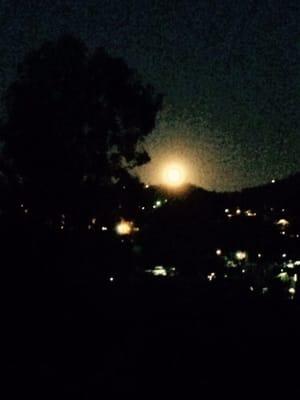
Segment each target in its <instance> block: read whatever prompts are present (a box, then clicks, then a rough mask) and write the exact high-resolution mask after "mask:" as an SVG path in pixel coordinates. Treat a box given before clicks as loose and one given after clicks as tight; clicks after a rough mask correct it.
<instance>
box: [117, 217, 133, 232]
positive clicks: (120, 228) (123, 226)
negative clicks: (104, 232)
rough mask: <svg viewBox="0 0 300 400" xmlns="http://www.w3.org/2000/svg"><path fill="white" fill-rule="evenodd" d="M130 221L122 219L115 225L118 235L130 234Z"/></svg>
mask: <svg viewBox="0 0 300 400" xmlns="http://www.w3.org/2000/svg"><path fill="white" fill-rule="evenodd" d="M132 225H133V224H132V222H129V221H124V220H122V221H121V222H119V223H118V224H117V226H116V232H117V234H118V235H130V234H131V232H132Z"/></svg>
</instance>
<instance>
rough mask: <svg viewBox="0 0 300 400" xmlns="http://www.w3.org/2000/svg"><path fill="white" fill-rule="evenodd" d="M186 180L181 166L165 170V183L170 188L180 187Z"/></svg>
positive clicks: (171, 166)
mask: <svg viewBox="0 0 300 400" xmlns="http://www.w3.org/2000/svg"><path fill="white" fill-rule="evenodd" d="M184 180H185V174H184V170H183V168H182V166H181V165H168V166H167V167H166V168H165V170H164V182H165V183H166V184H167V185H169V186H174V187H176V186H180V185H182V184H183V182H184Z"/></svg>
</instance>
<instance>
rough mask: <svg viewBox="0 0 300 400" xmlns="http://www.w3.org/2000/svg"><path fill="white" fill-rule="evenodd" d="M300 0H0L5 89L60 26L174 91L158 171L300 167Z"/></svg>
mask: <svg viewBox="0 0 300 400" xmlns="http://www.w3.org/2000/svg"><path fill="white" fill-rule="evenodd" d="M298 4H299V1H298V0H284V1H283V0H270V1H268V0H266V1H262V0H244V1H242V0H224V1H221V0H219V1H215V0H203V1H191V0H182V1H176V0H172V1H150V0H132V1H126V0H120V1H116V0H109V1H89V0H82V1H79V0H77V1H57V0H51V1H48V0H43V1H33V0H32V1H26V0H23V1H14V0H7V1H4V0H1V1H0V32H1V33H0V90H1V93H3V89H4V88H5V87H7V85H8V84H9V82H11V80H12V79H14V77H15V73H16V66H17V64H18V62H20V61H21V60H22V57H23V55H24V53H25V52H26V51H27V50H28V49H30V48H33V47H37V46H39V45H40V44H41V43H42V42H43V41H44V40H45V39H55V38H56V37H57V36H59V35H60V34H62V33H73V34H75V35H76V36H79V37H81V38H82V39H83V40H84V41H85V42H86V43H87V44H88V46H90V47H93V46H104V47H105V48H106V49H107V50H108V51H109V52H110V53H111V54H112V55H115V56H121V57H123V58H124V59H125V60H126V61H127V63H128V64H129V66H130V67H133V68H135V69H137V70H138V72H139V73H140V75H141V76H142V78H143V79H144V80H145V81H148V82H150V83H152V84H153V85H154V86H155V88H156V90H157V91H159V92H163V93H164V94H165V95H166V97H165V106H164V111H163V113H162V115H161V117H160V119H159V121H158V126H157V129H156V131H155V132H154V133H153V135H152V136H151V137H149V138H148V139H147V142H146V148H147V149H148V151H149V154H150V156H151V158H152V161H151V163H149V164H148V165H147V166H145V167H143V168H142V169H141V170H140V171H139V173H140V176H141V178H142V179H143V180H144V181H145V182H147V183H159V182H160V179H161V176H160V168H161V165H162V164H164V163H165V162H168V161H170V162H174V161H176V162H180V163H182V164H183V165H184V166H185V168H186V169H187V171H188V178H189V180H190V181H191V183H195V184H197V185H199V186H202V187H204V188H206V189H214V190H233V189H240V188H242V187H246V186H254V185H257V184H260V183H265V182H268V181H270V180H271V179H272V178H277V179H278V178H280V177H284V176H286V175H288V174H290V173H293V172H296V171H299V170H300V157H299V156H300V135H299V119H300V118H299V104H300V102H299V97H300V66H299V50H300V40H299V39H300V28H299V27H300V19H299V16H300V13H299V5H298Z"/></svg>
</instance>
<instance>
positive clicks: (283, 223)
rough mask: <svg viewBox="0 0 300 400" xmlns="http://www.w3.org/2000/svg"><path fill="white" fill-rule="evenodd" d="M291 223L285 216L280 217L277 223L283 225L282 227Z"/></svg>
mask: <svg viewBox="0 0 300 400" xmlns="http://www.w3.org/2000/svg"><path fill="white" fill-rule="evenodd" d="M289 224H290V222H289V221H288V220H287V219H285V218H280V219H279V220H278V221H277V222H276V225H279V226H281V227H286V226H288V225H289Z"/></svg>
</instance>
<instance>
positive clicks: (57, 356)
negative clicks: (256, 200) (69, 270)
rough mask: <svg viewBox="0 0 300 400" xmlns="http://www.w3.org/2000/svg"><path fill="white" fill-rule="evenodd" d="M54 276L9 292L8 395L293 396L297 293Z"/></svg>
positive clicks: (296, 368)
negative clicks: (282, 296)
mask: <svg viewBox="0 0 300 400" xmlns="http://www.w3.org/2000/svg"><path fill="white" fill-rule="evenodd" d="M54 278H55V279H52V280H50V281H47V283H46V282H44V284H41V283H40V285H39V289H37V288H36V287H34V285H32V286H30V285H29V286H28V288H26V287H23V286H22V284H21V282H19V283H18V284H17V285H16V286H15V287H14V288H10V289H9V290H6V292H7V293H6V302H5V305H6V307H5V309H6V312H5V318H4V320H5V324H4V326H5V328H4V329H5V333H7V335H5V347H6V354H7V361H6V363H5V365H6V370H7V372H8V379H6V383H7V384H8V389H9V392H8V393H9V395H8V396H7V395H6V397H5V398H7V399H20V398H24V397H26V398H39V399H58V398H62V399H69V398H70V399H100V398H104V399H109V398H122V397H121V396H124V395H128V396H129V395H137V396H138V397H139V398H140V399H144V398H160V397H163V398H171V397H173V396H174V395H176V394H178V395H180V397H181V398H188V399H189V398H213V397H215V396H217V395H218V396H222V397H225V396H229V395H233V394H235V395H238V396H239V397H240V398H244V397H245V396H246V395H249V394H250V395H253V396H257V395H264V396H266V398H269V397H270V396H273V395H276V394H277V395H280V396H281V397H282V398H287V397H288V396H289V395H290V394H294V395H297V394H299V385H298V376H299V338H300V329H299V327H300V323H299V319H300V313H299V311H300V307H299V303H298V302H297V301H293V302H290V301H285V300H275V299H274V298H273V299H272V298H267V297H264V298H262V297H256V296H255V295H250V294H248V293H247V292H246V291H244V290H242V289H240V290H237V289H236V286H234V285H232V286H230V285H228V286H227V287H217V286H214V285H210V286H207V287H204V286H203V285H202V286H201V285H200V284H199V283H197V282H194V283H191V282H188V281H180V280H173V281H166V280H163V279H162V280H160V279H156V280H153V281H144V282H141V281H140V282H123V283H119V282H117V281H114V282H106V283H103V282H101V283H100V282H98V281H97V280H91V281H90V282H85V283H84V282H81V283H76V282H73V283H72V284H68V285H67V284H66V283H63V280H61V279H60V277H59V276H56V277H54ZM51 282H52V283H51ZM58 282H60V283H58ZM8 292H9V293H8ZM5 359H6V358H5ZM296 398H297V397H296Z"/></svg>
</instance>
